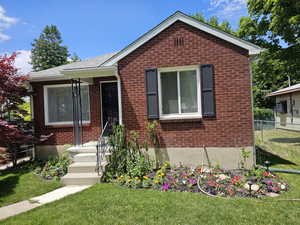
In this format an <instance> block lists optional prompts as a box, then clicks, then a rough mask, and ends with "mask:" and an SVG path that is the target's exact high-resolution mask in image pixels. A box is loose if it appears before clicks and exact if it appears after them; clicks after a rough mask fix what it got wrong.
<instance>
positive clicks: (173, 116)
mask: <svg viewBox="0 0 300 225" xmlns="http://www.w3.org/2000/svg"><path fill="white" fill-rule="evenodd" d="M188 70H196V77H197V100H198V101H197V104H198V112H195V113H181V97H180V80H179V72H181V71H188ZM163 72H177V88H178V91H177V93H178V110H179V113H173V114H163V113H162V90H161V73H163ZM158 101H159V118H160V119H162V120H164V119H198V118H202V107H201V85H200V68H199V65H192V66H180V67H165V68H159V69H158Z"/></svg>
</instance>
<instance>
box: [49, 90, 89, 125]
mask: <svg viewBox="0 0 300 225" xmlns="http://www.w3.org/2000/svg"><path fill="white" fill-rule="evenodd" d="M44 103H45V104H44V107H45V123H46V125H55V124H72V123H73V102H72V87H71V85H70V84H63V85H48V86H44ZM81 103H82V121H83V122H85V123H87V122H89V121H90V101H89V86H88V85H83V84H81Z"/></svg>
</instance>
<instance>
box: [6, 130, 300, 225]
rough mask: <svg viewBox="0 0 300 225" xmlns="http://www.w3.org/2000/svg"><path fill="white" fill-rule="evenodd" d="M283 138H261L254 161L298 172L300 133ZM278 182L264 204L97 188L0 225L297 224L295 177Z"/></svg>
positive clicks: (299, 207)
mask: <svg viewBox="0 0 300 225" xmlns="http://www.w3.org/2000/svg"><path fill="white" fill-rule="evenodd" d="M286 132H287V131H285V132H284V133H280V132H278V131H268V132H265V134H264V135H265V136H264V140H265V141H264V142H259V143H258V144H259V147H260V148H261V151H260V160H261V161H263V160H266V159H269V160H271V161H272V163H273V165H272V166H273V167H281V168H292V169H300V166H299V165H300V139H298V137H299V135H300V133H295V132H287V133H286ZM282 135H283V136H284V138H283V139H279V138H282ZM280 176H282V177H283V179H285V180H287V181H288V182H289V184H290V185H291V190H290V191H289V192H288V193H286V194H284V195H282V196H280V197H278V198H264V199H241V198H234V199H219V198H211V197H207V196H204V195H201V194H196V193H174V192H173V193H172V192H166V193H164V192H160V191H154V190H132V189H126V188H122V187H118V186H115V185H112V184H98V185H95V186H93V187H92V188H89V189H87V190H85V191H83V192H81V193H78V194H75V195H71V196H68V197H66V198H65V199H62V200H59V201H56V202H53V203H50V204H48V205H45V206H42V207H40V208H37V209H34V210H32V211H30V212H27V213H24V214H21V215H18V216H15V217H12V218H9V219H7V220H4V221H2V223H1V222H0V224H5V225H10V224H15V225H20V224H22V225H27V224H28V225H29V224H30V225H35V224H36V225H38V224H41V225H47V224H51V225H52V224H57V225H58V224H59V225H63V224H68V225H69V224H76V225H78V224H80V225H85V224H89V225H92V224H130V225H132V224H164V225H165V224H205V225H209V224H214V225H217V224H237V225H240V224H249V225H254V224H272V225H273V224H274V225H276V224H278V225H284V224H287V225H296V224H300V220H299V213H300V201H291V200H288V199H290V198H300V175H293V174H280ZM281 199H285V200H281Z"/></svg>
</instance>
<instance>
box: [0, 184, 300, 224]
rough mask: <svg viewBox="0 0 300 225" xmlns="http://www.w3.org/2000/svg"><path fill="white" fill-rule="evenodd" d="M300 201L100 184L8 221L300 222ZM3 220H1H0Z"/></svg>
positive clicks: (24, 222)
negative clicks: (214, 195)
mask: <svg viewBox="0 0 300 225" xmlns="http://www.w3.org/2000/svg"><path fill="white" fill-rule="evenodd" d="M297 208H298V209H299V208H300V202H295V201H275V200H273V199H270V200H269V199H268V200H254V199H249V200H248V199H239V198H237V199H229V200H226V199H216V198H210V197H207V196H204V195H200V194H195V193H178V192H177V193H176V192H173V193H172V192H167V193H163V192H159V191H154V190H130V189H126V188H122V187H117V186H114V185H112V184H98V185H95V186H93V187H92V188H90V189H87V190H86V191H83V192H81V193H79V194H76V195H73V196H69V197H66V198H65V199H62V200H60V201H57V202H54V203H51V204H49V205H45V206H42V207H40V208H37V209H34V210H32V211H30V212H27V213H24V214H21V215H18V216H16V217H13V218H10V219H8V220H5V221H3V223H2V224H5V225H12V224H15V225H19V224H22V225H29V224H30V225H34V224H43V225H48V224H49V225H50V224H59V225H65V224H68V225H71V224H76V225H77V224H80V225H85V224H89V225H92V224H130V225H131V224H156V225H157V224H206V225H209V224H214V225H217V224H251V225H253V224H280V225H282V224H299V223H300V221H299V218H298V214H299V211H298V210H297ZM0 223H1V222H0Z"/></svg>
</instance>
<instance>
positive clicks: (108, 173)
mask: <svg viewBox="0 0 300 225" xmlns="http://www.w3.org/2000/svg"><path fill="white" fill-rule="evenodd" d="M138 139H139V134H138V133H137V132H135V131H131V132H130V133H129V135H128V137H126V130H125V127H124V126H123V125H117V126H115V127H114V128H113V134H112V135H111V136H110V137H109V144H110V145H111V155H110V156H109V164H108V165H107V166H106V168H105V172H104V176H103V180H104V181H109V180H111V179H114V178H116V177H120V176H125V175H126V176H129V177H137V178H139V179H141V178H142V177H143V176H144V175H145V174H146V173H149V172H150V171H151V169H152V164H153V163H152V161H151V160H150V159H149V157H148V154H147V144H146V142H145V143H143V145H141V144H140V143H139V141H138ZM143 147H144V149H145V150H146V151H142V148H143ZM129 183H131V181H130V182H129ZM135 183H137V182H135Z"/></svg>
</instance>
